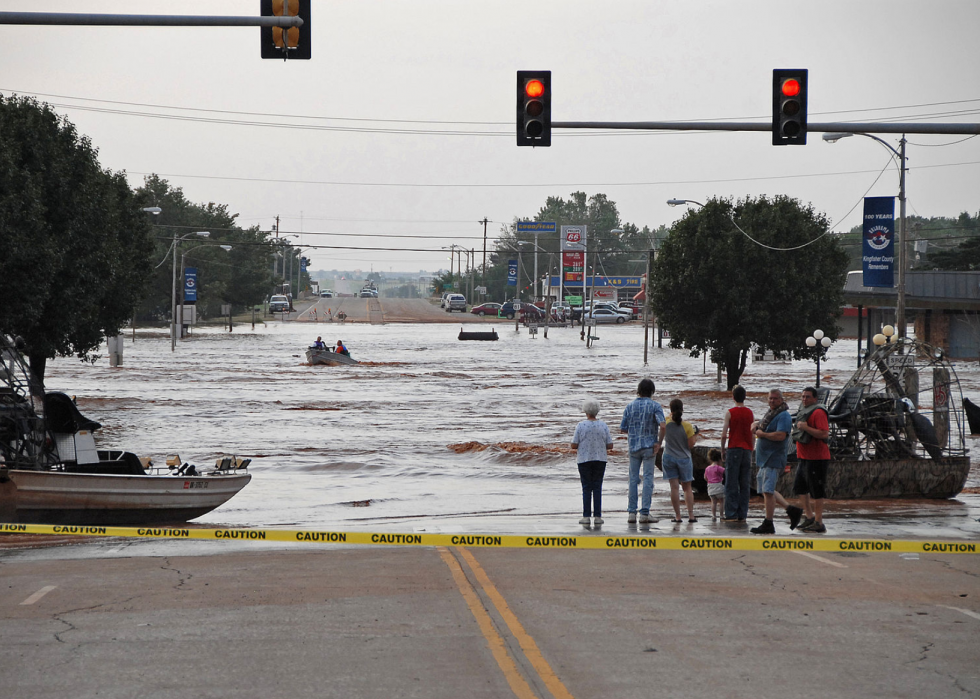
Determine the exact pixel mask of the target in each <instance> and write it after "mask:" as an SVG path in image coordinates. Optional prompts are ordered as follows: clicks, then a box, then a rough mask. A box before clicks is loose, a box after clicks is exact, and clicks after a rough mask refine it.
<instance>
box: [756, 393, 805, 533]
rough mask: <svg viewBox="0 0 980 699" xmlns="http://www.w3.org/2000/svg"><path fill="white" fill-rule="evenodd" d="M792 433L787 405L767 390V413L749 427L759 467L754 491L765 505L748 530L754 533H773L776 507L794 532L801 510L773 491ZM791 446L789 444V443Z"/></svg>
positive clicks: (781, 470)
mask: <svg viewBox="0 0 980 699" xmlns="http://www.w3.org/2000/svg"><path fill="white" fill-rule="evenodd" d="M792 431H793V418H792V417H790V414H789V406H787V405H786V401H784V400H783V393H782V391H780V390H779V389H778V388H774V389H772V390H771V391H769V410H768V412H766V414H765V415H764V416H763V417H762V419H761V420H759V421H758V422H755V423H754V424H753V425H752V434H753V435H754V436H755V439H756V442H755V463H756V466H758V467H759V475H758V480H759V482H758V487H757V488H756V489H757V490H758V491H759V492H760V493H762V497H763V498H764V499H765V502H766V516H765V519H764V520H763V521H762V524H760V525H759V526H758V527H752V529H750V530H749V531H751V532H752V533H753V534H775V533H776V527H775V525H774V524H773V521H772V519H773V515H774V514H775V512H776V505H777V504H778V505H779V506H780V507H782V508H784V509H785V510H786V515H787V516H788V517H789V528H790V529H796V527H797V525H799V523H800V518H801V517H802V516H803V510H802V509H801V508H799V507H796V506H795V505H790V504H789V503H788V502H786V498H784V497H783V496H782V494H781V493H780V492H779V491H778V490H776V481H778V480H779V475H780V474H781V473H783V472H784V471H785V470H786V449H787V441H786V440H788V439H789V436H790V433H792ZM789 444H790V445H791V444H792V442H789Z"/></svg>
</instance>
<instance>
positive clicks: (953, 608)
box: [936, 604, 980, 619]
mask: <svg viewBox="0 0 980 699" xmlns="http://www.w3.org/2000/svg"><path fill="white" fill-rule="evenodd" d="M936 606H937V607H943V608H944V609H952V610H953V611H954V612H960V613H961V614H966V615H967V616H969V617H973V618H974V619H980V614H977V613H976V612H971V611H970V610H969V609H962V608H960V607H947V606H946V605H945V604H938V605H936Z"/></svg>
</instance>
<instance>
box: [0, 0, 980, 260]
mask: <svg viewBox="0 0 980 699" xmlns="http://www.w3.org/2000/svg"><path fill="white" fill-rule="evenodd" d="M29 5H30V6H29V7H26V6H25V5H24V3H23V2H13V1H11V0H0V10H3V11H24V10H29V11H41V12H48V11H50V12H95V13H114V12H127V13H133V14H207V15H257V14H258V11H259V9H258V8H259V0H247V1H230V0H227V1H226V0H194V1H180V0H168V1H167V2H156V1H152V0H129V1H128V2H125V3H120V2H82V1H80V0H75V1H73V2H56V1H54V0H36V1H35V2H32V3H30V4H29ZM978 27H980V2H977V0H963V1H962V2H943V1H941V0H938V1H937V0H933V1H932V2H924V1H922V0H915V1H888V2H862V1H860V0H849V1H843V2H834V1H831V2H827V1H825V2H819V3H817V2H812V3H803V2H786V1H785V0H778V1H773V2H763V1H751V2H750V1H741V2H734V1H732V0H725V1H719V2H706V1H701V0H687V1H686V2H679V1H675V2H657V1H655V0H642V1H635V2H624V1H615V0H608V1H607V2H601V3H600V2H584V1H579V0H562V1H561V2H551V1H542V0H523V1H520V0H515V1H509V0H508V1H504V0H483V1H482V2H479V3H477V2H465V1H461V0H455V1H450V0H443V1H436V0H411V1H408V0H402V1H394V0H359V1H357V2H354V1H352V0H347V1H340V0H313V17H312V27H311V29H312V32H313V46H312V51H313V58H312V60H310V61H292V62H287V63H284V62H282V61H274V60H262V59H261V58H260V57H259V29H257V28H219V29H211V28H168V27H156V28H135V27H43V26H42V27H36V26H35V27H22V26H9V25H5V26H0V65H2V66H3V70H2V73H0V75H2V77H0V92H2V93H3V94H5V95H10V94H12V93H19V94H25V95H29V94H33V95H36V96H37V97H38V98H39V99H41V100H44V101H47V102H49V103H51V104H52V105H55V106H56V109H57V111H58V112H60V113H62V114H65V115H67V117H68V118H69V120H71V121H72V122H73V123H75V124H76V125H77V127H78V130H79V131H80V132H81V133H83V134H86V135H88V136H89V137H91V139H92V142H93V143H94V145H95V146H96V147H97V148H98V149H99V154H100V160H101V162H102V164H103V165H104V166H105V167H108V168H111V169H113V170H126V171H127V172H128V173H129V176H130V182H131V184H132V185H133V186H138V185H139V184H141V182H142V180H143V176H144V175H145V174H148V173H157V174H159V175H160V176H162V177H164V178H165V179H167V180H169V181H170V182H171V184H172V185H174V186H177V187H181V188H182V189H183V190H184V193H185V195H186V196H187V198H188V199H189V200H191V201H193V202H202V203H203V202H208V201H213V202H217V203H221V204H226V205H227V206H228V208H229V210H230V211H232V212H234V213H237V214H239V218H238V221H239V222H240V224H241V225H243V226H251V225H259V226H260V227H261V228H262V229H265V230H268V229H270V228H271V227H272V225H273V223H274V222H275V217H276V216H277V215H278V216H280V217H281V224H280V230H281V231H282V232H284V233H285V232H292V233H297V234H300V235H299V237H298V238H297V240H298V241H299V243H300V244H302V245H303V246H304V247H305V246H313V245H325V246H346V247H355V248H375V249H374V250H371V249H363V250H351V249H340V247H336V248H332V249H328V250H317V251H315V252H311V253H309V256H310V257H311V258H313V260H314V262H313V265H312V266H313V269H331V268H359V269H362V270H370V269H373V270H375V271H383V272H388V271H413V272H417V271H419V270H422V269H425V270H429V271H433V270H436V269H438V268H440V267H441V268H446V267H448V253H447V252H445V251H442V250H441V248H442V247H443V246H449V245H450V244H458V245H463V246H465V247H467V248H473V249H475V250H477V258H478V260H479V258H480V256H481V254H482V253H481V252H480V251H481V249H482V246H483V225H482V224H480V223H478V221H480V220H482V219H483V218H484V217H487V218H488V219H489V220H490V224H489V225H488V228H487V230H488V236H489V238H490V240H491V241H492V239H493V238H495V237H496V236H497V235H498V234H499V231H500V228H501V226H502V225H506V224H508V223H510V222H511V221H512V220H513V219H514V218H515V217H533V216H534V215H535V214H536V213H537V212H538V210H539V209H540V208H541V207H542V206H543V204H544V202H545V199H546V197H548V196H561V197H566V198H567V197H568V195H569V194H570V193H571V192H573V191H579V190H580V191H584V192H586V193H588V194H589V195H592V194H595V193H597V192H601V193H605V194H606V195H608V196H609V198H610V199H612V200H613V201H615V202H616V203H617V204H618V207H619V212H620V215H621V217H622V220H623V222H624V223H627V222H628V223H634V224H636V225H637V226H640V227H643V226H644V225H646V226H650V227H651V228H655V227H657V226H659V225H661V224H667V225H669V224H671V223H672V222H673V221H674V220H676V219H677V218H679V217H680V216H682V215H683V213H684V211H683V210H682V209H683V207H679V208H670V207H668V206H667V205H666V203H665V202H666V200H667V199H669V198H673V197H677V198H687V199H695V200H700V201H704V200H705V199H707V198H710V197H714V196H722V197H735V198H739V197H745V196H758V195H760V194H768V195H776V194H785V195H788V196H792V197H797V198H799V199H801V200H803V201H805V202H811V203H812V204H813V206H814V207H815V208H816V209H817V210H818V211H822V212H824V213H825V214H826V215H827V216H828V217H829V218H830V219H831V220H832V221H833V223H834V229H835V230H846V229H849V228H850V227H852V226H854V225H857V224H858V223H859V222H860V215H861V206H860V202H861V200H862V197H864V196H865V195H866V194H867V195H869V196H888V195H894V194H897V190H898V173H897V169H896V167H895V166H894V165H893V164H890V162H889V154H888V152H887V151H886V150H885V149H884V148H883V147H882V146H881V145H879V144H877V143H874V142H873V141H872V140H870V139H866V138H860V137H855V138H850V139H846V140H843V141H840V142H838V143H836V144H829V143H825V142H824V141H822V140H821V138H820V134H816V133H811V134H810V137H809V142H808V145H806V146H805V147H802V146H798V147H773V146H772V145H770V139H771V137H770V134H769V133H768V132H758V133H755V132H749V133H725V132H710V133H690V132H688V133H684V132H680V133H678V132H671V133H655V132H644V133H641V132H619V133H599V134H596V133H582V132H573V131H570V130H556V131H555V133H554V137H553V145H552V147H551V148H534V149H532V148H518V147H517V146H516V145H515V141H516V138H515V126H514V115H515V90H516V88H515V82H516V79H515V73H516V71H517V70H519V69H528V70H547V69H550V70H551V71H553V78H552V82H553V94H554V101H553V118H554V119H555V120H558V121H582V120H601V121H635V120H655V121H661V120H707V119H721V120H758V121H764V122H768V121H769V118H770V113H771V99H772V98H771V82H772V69H773V68H808V69H809V71H810V75H809V92H810V97H809V114H810V120H811V121H868V120H877V121H909V120H913V119H914V120H916V121H959V122H980V42H978V41H977V30H978ZM420 132H423V133H420ZM883 138H885V139H886V140H887V141H888V142H889V143H892V144H893V145H896V146H897V142H898V137H897V136H887V135H885V136H883ZM964 138H965V137H963V136H927V135H910V136H909V146H908V156H909V166H910V168H911V169H910V173H909V176H908V184H907V187H908V199H909V213H911V214H918V215H920V216H927V217H928V216H956V215H958V214H959V213H960V212H962V211H969V212H971V213H972V214H976V213H977V212H978V210H980V188H978V187H977V184H978V182H980V137H977V138H972V139H968V140H963V139H964ZM876 179H877V182H876ZM896 213H897V212H896ZM384 236H391V237H384ZM413 249H418V250H427V251H418V252H415V251H412V250H413Z"/></svg>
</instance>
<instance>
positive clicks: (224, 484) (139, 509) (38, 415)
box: [0, 334, 251, 524]
mask: <svg viewBox="0 0 980 699" xmlns="http://www.w3.org/2000/svg"><path fill="white" fill-rule="evenodd" d="M21 349H22V348H21V347H19V346H18V345H17V344H16V343H15V341H14V340H13V339H12V338H10V337H8V336H6V335H3V334H0V522H18V523H33V524H157V523H178V522H186V521H189V520H191V519H194V518H195V517H200V516H201V515H203V514H206V513H208V512H210V511H211V510H213V509H215V508H216V507H219V506H220V505H222V504H224V503H225V502H227V501H228V500H230V499H231V498H232V497H234V496H235V495H236V494H237V493H238V492H239V491H240V490H241V489H242V488H244V487H245V486H246V485H247V484H248V482H249V480H251V475H250V474H249V473H248V470H247V469H248V464H249V462H250V461H251V459H242V458H238V457H234V456H221V457H219V458H218V459H217V461H216V462H215V465H214V467H213V468H211V467H207V468H199V467H197V466H194V465H193V464H190V463H187V462H182V460H181V459H180V457H179V456H177V455H172V456H170V457H168V458H167V459H166V460H165V463H164V464H162V465H160V466H159V467H157V466H154V464H153V461H152V459H149V458H140V457H138V456H137V455H136V454H134V453H132V452H127V451H121V450H108V449H97V448H96V445H95V437H94V433H95V432H96V431H97V430H99V429H101V427H102V425H100V424H99V423H98V422H96V421H94V420H90V419H88V418H86V417H85V416H84V415H82V414H81V412H80V411H79V410H78V407H77V406H76V405H75V402H74V400H73V399H72V398H71V397H69V396H68V395H66V394H64V393H59V392H47V391H45V390H44V388H43V386H42V385H41V384H40V382H39V381H38V380H37V379H36V378H35V377H34V375H33V373H32V372H31V370H30V368H29V366H28V365H27V363H26V362H25V361H24V358H23V357H22V355H21Z"/></svg>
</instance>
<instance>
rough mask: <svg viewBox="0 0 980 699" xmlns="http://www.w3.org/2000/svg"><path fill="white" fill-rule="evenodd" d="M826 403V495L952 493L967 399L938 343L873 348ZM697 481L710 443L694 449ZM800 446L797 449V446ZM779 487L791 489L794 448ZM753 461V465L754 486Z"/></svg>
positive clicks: (962, 469)
mask: <svg viewBox="0 0 980 699" xmlns="http://www.w3.org/2000/svg"><path fill="white" fill-rule="evenodd" d="M818 401H819V402H820V403H821V404H822V405H824V406H827V407H826V410H827V417H828V420H829V422H830V436H829V438H828V444H829V446H830V455H831V461H830V465H829V467H828V470H827V498H828V499H831V500H852V499H878V498H935V499H944V498H953V497H956V496H957V495H958V494H959V493H960V491H962V490H963V486H964V485H965V484H966V479H967V477H968V476H969V474H970V457H969V456H968V450H967V448H966V434H968V429H969V428H968V427H967V424H966V413H965V407H964V406H965V402H964V399H963V394H962V391H961V390H960V383H959V379H958V378H957V376H956V371H955V370H954V368H953V366H952V364H950V363H949V361H947V359H946V358H945V355H944V353H943V351H942V350H941V349H940V348H937V347H932V346H930V345H927V344H926V343H924V342H919V341H916V340H910V339H905V338H902V339H898V340H896V341H895V342H891V343H888V344H886V345H883V346H881V347H878V348H876V349H875V350H874V351H873V352H871V353H870V354H869V355H868V357H867V359H865V361H864V362H863V363H862V365H861V367H860V368H858V369H857V371H855V372H854V374H853V375H852V376H851V378H850V379H849V380H848V382H847V383H846V384H844V386H843V387H842V388H841V389H840V390H838V391H837V393H836V394H835V395H834V396H833V398H831V392H830V391H829V390H827V389H818ZM693 452H694V453H693V456H694V466H695V483H694V487H695V488H696V489H698V490H702V491H703V492H706V491H707V484H706V483H705V482H704V469H705V468H706V467H707V466H708V459H707V452H708V449H707V447H695V449H694V450H693ZM794 453H795V450H794ZM791 458H792V459H793V460H791V461H790V462H789V467H790V468H789V470H788V471H787V472H784V473H783V474H781V475H780V477H779V481H778V482H777V484H776V489H777V490H778V491H779V492H780V493H782V494H783V495H784V496H786V497H792V496H793V482H794V480H795V478H796V465H797V464H796V461H795V455H794V456H793V457H791ZM755 474H756V468H755V466H754V464H753V467H752V487H753V488H755V483H756V478H755Z"/></svg>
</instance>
